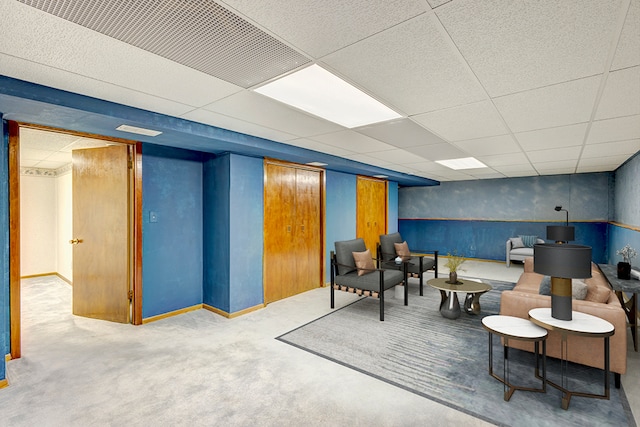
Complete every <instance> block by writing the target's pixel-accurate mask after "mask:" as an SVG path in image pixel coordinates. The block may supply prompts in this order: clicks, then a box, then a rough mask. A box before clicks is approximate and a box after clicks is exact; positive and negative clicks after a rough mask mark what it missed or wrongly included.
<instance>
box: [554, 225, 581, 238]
mask: <svg viewBox="0 0 640 427" xmlns="http://www.w3.org/2000/svg"><path fill="white" fill-rule="evenodd" d="M575 234H576V233H575V228H574V227H568V226H566V225H548V226H547V240H553V241H554V242H570V241H572V240H575V238H576V237H575Z"/></svg>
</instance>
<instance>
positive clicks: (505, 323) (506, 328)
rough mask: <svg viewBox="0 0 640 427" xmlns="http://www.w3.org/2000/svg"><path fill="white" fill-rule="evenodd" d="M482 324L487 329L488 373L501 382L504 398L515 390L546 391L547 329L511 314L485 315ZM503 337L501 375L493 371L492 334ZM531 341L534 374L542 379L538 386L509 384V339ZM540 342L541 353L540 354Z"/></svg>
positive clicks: (508, 396)
mask: <svg viewBox="0 0 640 427" xmlns="http://www.w3.org/2000/svg"><path fill="white" fill-rule="evenodd" d="M482 326H484V328H485V329H486V330H487V331H489V375H491V376H492V377H493V378H495V379H497V380H498V381H500V382H501V383H502V384H503V391H504V400H506V401H508V400H509V399H511V395H513V392H514V391H516V390H523V391H533V392H542V393H545V392H546V391H547V330H546V329H544V328H541V327H540V326H537V325H534V324H533V323H532V322H530V321H529V320H527V319H522V318H520V317H513V316H502V315H497V316H486V317H484V318H483V319H482ZM494 335H498V336H500V337H502V338H503V339H504V344H503V363H502V377H500V376H498V375H496V374H495V373H494V372H493V336H494ZM510 339H512V340H519V341H533V342H534V345H535V358H536V368H535V376H536V378H540V379H541V380H542V385H541V387H540V388H532V387H522V386H517V385H513V384H511V382H510V380H509V356H508V352H509V340H510ZM540 342H542V354H540ZM540 358H542V377H540Z"/></svg>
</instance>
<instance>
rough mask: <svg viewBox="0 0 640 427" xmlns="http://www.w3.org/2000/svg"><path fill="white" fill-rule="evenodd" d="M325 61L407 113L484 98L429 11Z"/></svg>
mask: <svg viewBox="0 0 640 427" xmlns="http://www.w3.org/2000/svg"><path fill="white" fill-rule="evenodd" d="M323 62H325V63H326V64H327V65H329V66H330V67H332V68H333V69H335V70H337V71H338V73H340V74H341V75H342V76H345V77H346V78H347V79H348V80H350V81H352V82H354V83H355V84H356V85H357V86H359V87H362V88H364V89H365V90H369V91H370V92H371V93H374V94H377V95H378V97H379V98H380V100H382V101H383V102H388V103H390V104H391V105H390V106H395V107H396V108H398V109H400V110H401V111H402V112H404V113H406V114H408V115H415V114H420V113H424V112H427V111H434V110H439V109H443V108H448V107H452V106H455V105H462V104H468V103H471V102H475V101H481V100H484V99H486V94H485V93H484V91H483V90H482V88H481V87H480V85H479V84H478V83H477V81H476V80H475V77H474V76H473V75H472V74H471V72H470V71H469V70H468V68H467V67H466V65H465V64H463V62H462V60H461V59H460V58H459V55H458V54H457V52H455V51H454V49H453V48H452V46H451V45H450V44H449V43H448V42H447V41H446V40H445V38H444V37H443V33H442V31H441V30H440V24H439V23H438V22H437V19H436V18H435V17H434V16H432V15H431V14H424V15H421V16H419V17H417V18H414V19H411V20H409V21H407V22H404V23H402V24H400V25H397V26H395V27H393V28H390V29H389V30H387V31H384V32H382V33H379V34H376V35H374V36H372V37H370V38H368V39H366V40H363V41H360V42H358V43H355V44H353V45H351V46H348V47H346V48H344V49H342V50H339V51H338V52H335V53H333V54H331V55H329V56H327V57H325V58H323Z"/></svg>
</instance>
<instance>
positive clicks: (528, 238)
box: [518, 235, 538, 248]
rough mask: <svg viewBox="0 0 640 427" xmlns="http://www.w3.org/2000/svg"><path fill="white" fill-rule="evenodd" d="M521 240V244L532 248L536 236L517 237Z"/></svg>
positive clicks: (535, 241)
mask: <svg viewBox="0 0 640 427" xmlns="http://www.w3.org/2000/svg"><path fill="white" fill-rule="evenodd" d="M518 237H520V239H522V244H523V245H524V246H525V247H527V248H532V247H533V245H535V244H536V243H537V241H538V236H523V235H520V236H518Z"/></svg>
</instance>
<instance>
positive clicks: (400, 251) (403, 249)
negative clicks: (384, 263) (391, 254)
mask: <svg viewBox="0 0 640 427" xmlns="http://www.w3.org/2000/svg"><path fill="white" fill-rule="evenodd" d="M393 246H395V248H396V255H398V256H402V257H404V256H411V252H409V245H407V241H406V240H405V241H404V242H402V243H394V244H393Z"/></svg>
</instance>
